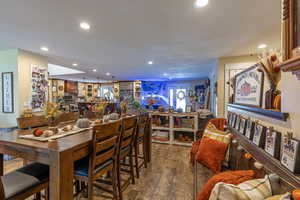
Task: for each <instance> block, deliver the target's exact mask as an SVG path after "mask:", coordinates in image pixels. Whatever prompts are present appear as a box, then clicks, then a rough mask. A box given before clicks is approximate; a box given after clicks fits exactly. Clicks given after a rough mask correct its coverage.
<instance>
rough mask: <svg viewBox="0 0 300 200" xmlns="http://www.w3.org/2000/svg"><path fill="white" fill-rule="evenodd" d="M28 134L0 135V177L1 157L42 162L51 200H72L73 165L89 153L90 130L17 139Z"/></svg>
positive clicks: (15, 131) (0, 170) (2, 168)
mask: <svg viewBox="0 0 300 200" xmlns="http://www.w3.org/2000/svg"><path fill="white" fill-rule="evenodd" d="M150 126H151V124H150ZM150 126H149V127H148V128H147V130H145V134H147V133H148V134H147V137H149V139H147V144H146V146H147V148H148V150H147V152H148V153H147V154H148V162H150V160H151V127H150ZM27 134H32V130H21V129H16V130H14V131H12V132H9V133H5V134H1V135H0V175H1V176H2V175H3V173H4V159H3V157H4V156H3V155H4V154H7V155H11V156H14V157H17V158H23V159H25V160H29V161H33V162H39V163H44V164H47V165H49V196H50V200H71V199H73V169H74V162H75V161H77V160H79V159H81V158H84V157H86V156H88V155H89V154H90V152H91V146H92V145H91V144H92V136H93V131H92V130H91V129H90V130H84V131H82V132H79V133H76V134H73V135H69V136H66V137H62V138H59V139H56V140H53V141H46V142H41V141H35V140H30V139H23V138H20V135H27Z"/></svg>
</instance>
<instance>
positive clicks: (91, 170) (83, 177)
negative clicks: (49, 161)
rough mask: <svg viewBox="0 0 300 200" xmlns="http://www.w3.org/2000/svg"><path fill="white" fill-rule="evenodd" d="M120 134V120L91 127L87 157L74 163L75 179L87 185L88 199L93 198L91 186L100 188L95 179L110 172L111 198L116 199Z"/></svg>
mask: <svg viewBox="0 0 300 200" xmlns="http://www.w3.org/2000/svg"><path fill="white" fill-rule="evenodd" d="M120 135H121V120H118V121H115V122H112V123H106V124H100V125H97V126H94V128H93V144H92V151H91V154H90V156H89V157H87V158H83V159H82V160H79V161H77V162H75V164H74V177H75V180H79V181H84V182H86V183H87V187H88V199H93V186H97V187H99V188H100V189H103V190H104V191H105V192H108V191H107V189H105V188H102V187H101V186H100V185H99V184H98V183H97V182H96V181H97V180H98V179H101V178H102V175H105V174H107V173H108V172H110V173H111V174H112V178H111V182H112V187H113V190H112V191H111V193H112V194H113V199H117V197H118V192H117V171H116V170H117V148H118V140H119V138H120Z"/></svg>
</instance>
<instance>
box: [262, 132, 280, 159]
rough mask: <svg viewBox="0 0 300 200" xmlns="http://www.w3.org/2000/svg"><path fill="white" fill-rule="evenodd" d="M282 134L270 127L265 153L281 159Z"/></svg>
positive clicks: (267, 133)
mask: <svg viewBox="0 0 300 200" xmlns="http://www.w3.org/2000/svg"><path fill="white" fill-rule="evenodd" d="M280 148H281V133H280V132H278V131H275V130H274V129H273V127H270V128H268V129H267V131H266V141H265V151H266V152H267V153H269V154H270V155H271V156H273V157H274V158H276V159H279V158H280Z"/></svg>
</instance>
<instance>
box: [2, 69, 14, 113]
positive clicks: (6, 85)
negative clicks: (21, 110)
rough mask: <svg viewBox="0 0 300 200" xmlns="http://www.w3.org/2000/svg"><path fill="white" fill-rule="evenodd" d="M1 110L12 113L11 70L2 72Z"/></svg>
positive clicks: (12, 88)
mask: <svg viewBox="0 0 300 200" xmlns="http://www.w3.org/2000/svg"><path fill="white" fill-rule="evenodd" d="M2 112H3V113H14V78H13V72H3V73H2Z"/></svg>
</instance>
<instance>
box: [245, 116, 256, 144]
mask: <svg viewBox="0 0 300 200" xmlns="http://www.w3.org/2000/svg"><path fill="white" fill-rule="evenodd" d="M254 125H255V123H254V122H252V121H251V119H248V120H247V122H246V131H245V136H246V137H247V138H248V139H249V140H252V139H253V132H254Z"/></svg>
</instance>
